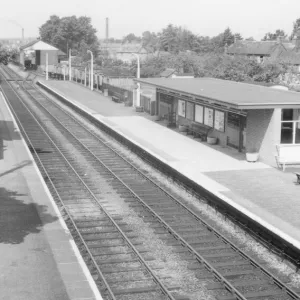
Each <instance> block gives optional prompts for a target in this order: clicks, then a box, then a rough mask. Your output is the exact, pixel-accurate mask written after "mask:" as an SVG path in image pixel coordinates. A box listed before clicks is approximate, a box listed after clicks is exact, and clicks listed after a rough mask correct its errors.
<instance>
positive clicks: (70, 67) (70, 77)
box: [69, 49, 72, 81]
mask: <svg viewBox="0 0 300 300" xmlns="http://www.w3.org/2000/svg"><path fill="white" fill-rule="evenodd" d="M71 52H72V50H71V49H69V81H71V80H72V65H71V63H72V62H71Z"/></svg>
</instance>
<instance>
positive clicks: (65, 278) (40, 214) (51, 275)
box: [0, 93, 102, 300]
mask: <svg viewBox="0 0 300 300" xmlns="http://www.w3.org/2000/svg"><path fill="white" fill-rule="evenodd" d="M0 141H1V143H0V153H1V156H0V270H1V273H0V291H1V292H0V299H1V300H21V299H30V300H41V299H43V300H57V299H59V300H69V299H70V300H83V299H85V300H102V298H101V295H100V294H99V292H98V289H97V287H96V285H95V282H94V281H93V279H92V277H91V275H90V273H89V271H88V269H87V267H86V265H85V263H84V261H83V259H82V258H81V256H80V253H79V251H78V249H77V247H76V245H75V242H74V240H73V239H72V236H71V234H70V233H69V231H68V229H67V226H66V224H65V223H64V221H63V220H62V217H61V215H60V212H59V210H58V208H57V206H56V205H55V203H54V200H53V199H52V197H51V195H50V193H49V191H48V189H47V186H46V185H45V183H44V181H43V178H42V176H41V175H40V173H39V171H38V169H37V166H36V164H35V163H34V160H33V157H32V156H31V153H30V152H29V150H28V148H27V146H26V144H25V142H24V140H23V139H22V136H21V134H20V131H19V128H18V126H17V125H16V123H15V120H14V118H13V116H12V114H11V112H10V110H9V108H8V106H7V104H6V102H5V100H4V98H3V95H2V94H1V93H0Z"/></svg>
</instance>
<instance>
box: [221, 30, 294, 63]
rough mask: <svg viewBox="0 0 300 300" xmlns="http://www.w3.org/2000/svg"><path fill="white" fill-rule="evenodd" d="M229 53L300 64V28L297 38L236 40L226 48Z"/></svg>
mask: <svg viewBox="0 0 300 300" xmlns="http://www.w3.org/2000/svg"><path fill="white" fill-rule="evenodd" d="M225 51H226V53H227V54H229V55H242V56H247V57H249V58H254V59H256V60H257V62H259V63H263V62H264V61H266V60H267V59H270V58H271V59H276V60H277V59H278V60H282V61H285V62H288V63H290V64H291V65H298V66H299V65H300V28H299V29H298V31H297V32H296V35H295V38H294V39H293V40H292V41H290V40H284V38H283V37H278V38H277V40H276V41H240V40H239V41H235V43H233V44H232V45H230V46H229V47H227V49H226V50H225Z"/></svg>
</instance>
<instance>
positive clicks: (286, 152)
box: [275, 145, 300, 171]
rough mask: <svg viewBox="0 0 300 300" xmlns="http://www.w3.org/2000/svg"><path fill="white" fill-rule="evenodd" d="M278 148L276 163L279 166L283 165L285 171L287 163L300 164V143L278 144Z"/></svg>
mask: <svg viewBox="0 0 300 300" xmlns="http://www.w3.org/2000/svg"><path fill="white" fill-rule="evenodd" d="M276 150H277V155H275V159H276V163H277V166H278V168H280V167H281V166H282V170H283V171H284V170H285V167H286V165H299V164H300V145H276Z"/></svg>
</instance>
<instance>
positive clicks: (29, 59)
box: [19, 40, 65, 69]
mask: <svg viewBox="0 0 300 300" xmlns="http://www.w3.org/2000/svg"><path fill="white" fill-rule="evenodd" d="M46 54H48V65H49V66H54V65H57V64H58V63H59V61H60V59H61V57H63V56H64V55H65V53H63V52H62V51H60V50H59V49H58V48H56V47H54V46H52V45H50V44H47V43H45V42H43V41H41V40H35V41H32V42H30V43H28V44H26V45H24V46H22V47H20V61H19V62H20V64H21V65H23V66H25V67H28V68H35V69H36V68H38V67H39V66H45V65H46Z"/></svg>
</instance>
